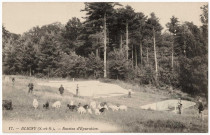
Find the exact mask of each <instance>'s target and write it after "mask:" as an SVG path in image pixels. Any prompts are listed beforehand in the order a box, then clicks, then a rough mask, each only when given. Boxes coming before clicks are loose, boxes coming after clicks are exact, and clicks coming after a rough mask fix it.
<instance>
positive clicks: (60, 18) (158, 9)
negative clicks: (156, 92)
mask: <svg viewBox="0 0 210 135" xmlns="http://www.w3.org/2000/svg"><path fill="white" fill-rule="evenodd" d="M120 4H122V5H123V6H126V5H130V6H131V7H132V8H133V9H134V10H135V12H143V13H144V14H145V15H146V16H148V17H149V15H150V13H152V12H154V13H155V14H156V16H157V17H158V18H159V19H160V23H161V25H162V26H163V27H164V31H165V30H166V26H165V25H166V23H167V22H169V21H170V18H171V17H172V16H173V15H174V16H175V17H177V18H178V19H179V21H180V22H181V23H182V22H185V21H189V22H193V23H194V24H195V25H197V26H201V21H200V14H202V10H201V9H200V7H201V6H203V5H205V4H207V3H205V2H129V3H125V2H120ZM84 7H85V5H84V3H82V2H68V3H67V2H65V3H64V2H62V3H58V2H57V3H56V2H52V3H47V2H46V3H43V2H41V3H32V2H30V3H24V2H18V3H14V2H13V3H11V2H10V3H5V2H4V3H3V4H2V14H3V16H2V23H3V25H4V26H5V27H6V29H7V30H9V31H10V32H12V33H16V34H23V33H24V32H26V31H28V30H29V29H31V28H32V27H34V26H43V25H46V24H51V23H54V22H61V23H62V24H66V23H67V21H68V20H69V19H71V18H72V17H77V18H80V19H81V21H83V19H82V17H85V13H86V12H81V10H82V9H84Z"/></svg>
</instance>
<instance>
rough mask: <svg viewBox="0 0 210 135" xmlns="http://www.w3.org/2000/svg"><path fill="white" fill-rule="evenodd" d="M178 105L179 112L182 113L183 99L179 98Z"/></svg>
mask: <svg viewBox="0 0 210 135" xmlns="http://www.w3.org/2000/svg"><path fill="white" fill-rule="evenodd" d="M177 104H178V105H177V107H178V111H179V112H178V114H181V113H182V101H181V98H179V101H178V103H177Z"/></svg>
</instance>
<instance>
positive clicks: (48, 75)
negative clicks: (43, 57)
mask: <svg viewBox="0 0 210 135" xmlns="http://www.w3.org/2000/svg"><path fill="white" fill-rule="evenodd" d="M47 75H48V78H50V68H49V67H48V74H47Z"/></svg>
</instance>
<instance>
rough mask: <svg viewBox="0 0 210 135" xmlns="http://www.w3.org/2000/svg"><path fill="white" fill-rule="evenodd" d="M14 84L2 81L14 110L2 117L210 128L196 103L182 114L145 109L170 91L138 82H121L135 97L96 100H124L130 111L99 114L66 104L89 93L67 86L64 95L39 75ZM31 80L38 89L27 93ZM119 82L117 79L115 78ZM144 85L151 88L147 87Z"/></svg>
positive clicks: (130, 128)
mask: <svg viewBox="0 0 210 135" xmlns="http://www.w3.org/2000/svg"><path fill="white" fill-rule="evenodd" d="M16 78H17V79H16V80H17V81H16V82H15V85H14V86H12V84H10V83H9V84H7V83H5V82H3V88H2V90H3V93H2V94H3V99H11V100H12V102H13V107H14V109H13V110H12V111H7V110H3V112H2V113H3V121H32V122H35V121H47V122H49V121H54V122H55V121H67V122H71V123H72V122H74V121H88V120H90V121H101V122H107V123H110V124H113V125H117V126H119V127H120V130H119V131H116V132H131V133H136V132H140V133H142V132H158V133H160V132H161V133H166V132H174V133H180V132H197V133H200V132H208V120H207V119H205V120H204V121H201V119H200V118H199V117H198V115H197V110H196V109H195V108H194V107H191V108H189V109H185V110H184V111H183V114H182V115H179V114H175V113H172V112H164V111H152V110H142V109H140V106H141V105H144V104H148V103H152V102H154V101H155V102H156V101H161V100H165V99H168V98H170V95H167V94H157V92H154V93H153V92H151V91H153V90H150V92H148V91H149V90H148V91H145V90H142V89H143V88H142V89H141V90H138V87H137V86H132V85H129V84H124V83H122V82H119V85H120V86H121V87H127V88H131V87H132V88H134V87H136V89H135V88H134V92H135V93H134V94H132V98H127V96H126V95H125V96H117V97H107V98H97V99H95V101H97V102H103V101H106V102H108V103H112V104H119V105H120V104H123V105H126V106H128V111H127V112H125V111H118V112H113V111H111V110H108V111H107V112H105V113H104V114H102V115H99V116H96V115H94V114H92V115H91V114H84V115H80V114H78V113H77V112H71V111H70V110H69V109H68V108H67V104H68V103H70V101H71V100H73V101H74V103H75V104H78V103H82V104H88V103H90V101H91V100H93V99H91V98H88V97H74V96H73V94H72V93H70V92H68V91H66V90H65V93H64V95H63V96H61V95H59V93H58V89H56V88H51V87H47V86H44V87H43V86H38V85H37V83H36V82H38V81H47V80H44V79H40V80H39V79H36V78H28V77H27V78H24V77H22V78H18V77H16ZM29 81H34V82H35V91H34V93H33V94H28V87H27V84H28V83H29ZM115 83H116V82H115ZM123 85H124V86H123ZM144 89H149V88H148V87H146V88H144ZM34 98H37V100H38V101H39V107H38V109H37V110H35V109H34V108H33V105H32V102H33V99H34ZM57 100H59V101H61V104H62V105H61V108H60V109H54V108H52V107H51V105H52V103H53V102H55V101H57ZM46 101H49V102H50V108H49V109H48V110H46V109H43V108H42V104H44V103H45V102H46Z"/></svg>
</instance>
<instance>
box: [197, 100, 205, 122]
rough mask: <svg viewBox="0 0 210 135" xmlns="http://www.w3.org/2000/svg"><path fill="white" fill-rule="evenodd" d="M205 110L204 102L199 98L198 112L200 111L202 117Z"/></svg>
mask: <svg viewBox="0 0 210 135" xmlns="http://www.w3.org/2000/svg"><path fill="white" fill-rule="evenodd" d="M203 110H204V106H203V102H202V100H201V99H199V100H198V113H199V116H200V117H201V119H202V117H203V114H202V113H203Z"/></svg>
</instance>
